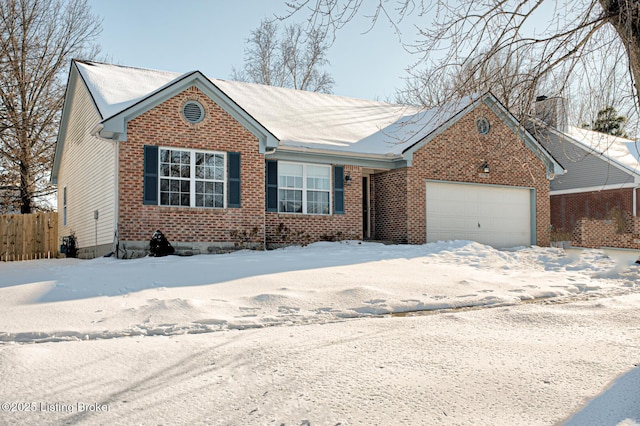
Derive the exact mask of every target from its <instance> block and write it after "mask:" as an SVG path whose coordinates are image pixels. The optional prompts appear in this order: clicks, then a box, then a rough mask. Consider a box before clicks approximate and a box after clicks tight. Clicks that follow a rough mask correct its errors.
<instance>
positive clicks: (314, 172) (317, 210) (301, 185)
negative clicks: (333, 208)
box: [278, 162, 331, 214]
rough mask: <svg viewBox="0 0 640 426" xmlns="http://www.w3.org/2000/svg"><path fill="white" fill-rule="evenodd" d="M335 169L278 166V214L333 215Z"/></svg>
mask: <svg viewBox="0 0 640 426" xmlns="http://www.w3.org/2000/svg"><path fill="white" fill-rule="evenodd" d="M330 187H331V168H330V167H329V166H314V165H310V164H296V163H285V162H279V163H278V211H279V212H281V213H307V214H329V211H330V205H329V203H330Z"/></svg>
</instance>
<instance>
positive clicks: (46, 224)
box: [0, 212, 59, 262]
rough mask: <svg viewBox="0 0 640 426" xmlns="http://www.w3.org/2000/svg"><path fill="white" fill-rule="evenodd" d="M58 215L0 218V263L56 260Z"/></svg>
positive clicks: (35, 214) (40, 214)
mask: <svg viewBox="0 0 640 426" xmlns="http://www.w3.org/2000/svg"><path fill="white" fill-rule="evenodd" d="M58 251H59V243H58V213H56V212H52V213H33V214H8V215H0V261H4V262H7V261H13V260H32V259H47V258H51V257H57V256H58Z"/></svg>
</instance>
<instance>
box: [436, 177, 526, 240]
mask: <svg viewBox="0 0 640 426" xmlns="http://www.w3.org/2000/svg"><path fill="white" fill-rule="evenodd" d="M426 188H427V191H426V192H427V193H426V208H427V209H426V229H427V242H435V241H443V240H444V241H448V240H472V241H477V242H479V243H482V244H487V245H490V246H493V247H496V248H506V247H515V246H528V245H531V244H535V243H536V241H535V229H536V227H535V214H534V207H533V206H535V193H534V190H533V189H532V188H522V187H510V186H501V185H482V184H474V183H460V182H433V181H428V182H427V183H426Z"/></svg>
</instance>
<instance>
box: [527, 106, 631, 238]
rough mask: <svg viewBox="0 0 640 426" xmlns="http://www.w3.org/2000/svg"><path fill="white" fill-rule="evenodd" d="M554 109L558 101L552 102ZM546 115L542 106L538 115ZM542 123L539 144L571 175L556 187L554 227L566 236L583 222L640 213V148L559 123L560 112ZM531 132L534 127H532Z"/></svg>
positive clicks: (537, 129) (538, 130)
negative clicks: (557, 115) (557, 118)
mask: <svg viewBox="0 0 640 426" xmlns="http://www.w3.org/2000/svg"><path fill="white" fill-rule="evenodd" d="M549 101H551V102H552V103H551V104H550V105H551V106H552V107H551V108H550V109H551V110H552V111H553V110H554V107H555V106H554V105H553V101H554V100H552V99H549V100H547V99H542V100H540V101H539V102H542V103H544V102H549ZM542 110H545V107H544V106H542V107H539V108H538V111H542ZM548 110H549V108H547V109H546V117H545V120H544V121H546V122H547V123H550V124H551V125H546V124H545V123H544V122H542V121H538V122H537V123H538V125H536V126H535V130H532V129H530V130H531V131H532V133H534V134H535V136H536V138H537V139H538V141H539V142H540V143H541V144H542V145H543V146H544V147H545V148H546V149H547V150H548V151H549V152H550V153H551V154H552V155H553V156H554V158H556V159H557V160H558V161H559V162H560V163H561V164H562V165H563V166H564V167H565V169H566V170H567V173H566V174H564V175H562V176H558V177H557V178H556V179H554V180H553V181H552V182H551V224H552V226H553V229H554V230H556V231H558V232H560V233H568V232H572V231H573V230H574V228H575V226H576V224H577V223H578V221H579V220H580V219H583V218H586V219H612V218H614V217H615V216H616V215H620V213H623V214H625V215H628V216H630V217H636V216H638V214H640V154H639V151H640V145H639V144H638V142H635V141H632V140H629V139H624V138H620V137H615V136H611V135H608V134H605V133H600V132H595V131H592V130H587V129H580V128H577V127H573V126H568V125H566V120H564V119H562V118H560V119H559V120H557V121H556V120H555V119H554V118H553V116H554V115H555V114H559V115H561V111H559V110H556V111H554V112H553V113H548ZM530 127H531V126H530Z"/></svg>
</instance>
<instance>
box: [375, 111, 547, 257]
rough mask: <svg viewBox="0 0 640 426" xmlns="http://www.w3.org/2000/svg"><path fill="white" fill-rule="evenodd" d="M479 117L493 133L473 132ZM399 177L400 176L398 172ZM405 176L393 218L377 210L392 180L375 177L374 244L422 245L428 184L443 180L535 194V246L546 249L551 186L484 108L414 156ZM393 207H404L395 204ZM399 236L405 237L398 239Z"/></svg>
mask: <svg viewBox="0 0 640 426" xmlns="http://www.w3.org/2000/svg"><path fill="white" fill-rule="evenodd" d="M480 117H486V118H487V119H488V120H489V122H490V123H491V131H490V132H489V133H488V134H487V135H481V134H479V133H478V131H477V128H476V120H477V119H478V118H480ZM484 161H486V162H487V163H488V165H489V167H490V170H491V172H490V173H489V174H488V176H487V175H484V174H483V173H480V166H481V165H482V164H483V162H484ZM397 173H398V174H402V172H400V171H398V172H397ZM404 173H405V175H406V183H404V184H403V183H402V182H399V183H398V185H399V187H398V188H397V191H398V192H399V193H401V194H403V197H404V199H405V200H404V204H405V205H406V209H404V208H403V209H400V208H396V209H395V211H396V215H395V216H394V215H393V214H387V215H386V216H383V215H381V213H382V212H389V213H392V212H393V211H394V205H388V206H383V205H381V204H383V203H385V202H386V198H385V196H387V194H388V193H389V192H390V191H391V189H385V185H387V186H391V184H390V183H389V182H390V180H389V179H390V177H389V178H385V176H384V175H383V176H381V177H380V179H379V178H378V175H376V176H375V178H376V179H375V184H376V188H375V194H376V224H375V229H376V233H377V235H376V236H377V237H378V238H383V237H384V239H387V237H391V236H392V238H390V239H393V240H394V241H397V242H405V241H406V242H408V243H410V244H423V243H425V242H426V180H443V181H453V182H471V183H478V184H497V185H508V186H521V187H531V188H535V189H536V198H537V199H536V204H537V205H536V238H537V244H538V245H540V246H547V245H549V244H550V232H549V228H550V204H549V181H548V179H547V178H546V168H545V165H544V163H543V162H542V161H541V160H540V159H538V157H536V156H535V154H533V152H531V150H529V149H528V148H527V147H526V146H525V144H524V142H523V141H522V140H521V139H520V138H518V136H517V135H515V134H514V133H513V132H512V131H511V130H510V129H509V128H508V127H507V126H506V125H505V124H504V123H502V121H501V120H500V119H499V118H498V117H497V116H495V115H494V114H493V112H492V111H491V109H490V108H488V107H487V106H486V105H484V104H481V105H479V106H478V107H477V108H476V109H475V110H473V111H471V112H470V113H468V114H466V115H464V116H463V117H462V118H460V120H459V121H457V122H456V123H454V124H453V125H452V126H451V127H449V128H448V129H447V130H445V131H444V132H442V133H441V134H439V135H437V136H436V137H435V138H434V139H433V140H431V141H430V142H428V143H427V144H426V145H425V146H423V147H422V148H420V149H419V150H418V151H417V152H415V154H414V157H413V165H412V167H409V168H408V169H407V170H406V172H404ZM396 179H398V177H396ZM399 180H401V179H399ZM405 188H406V192H405ZM394 203H396V205H397V203H399V204H400V205H402V204H403V202H399V201H397V200H394ZM401 210H402V211H401ZM405 212H406V213H405ZM403 223H406V225H405V224H403ZM403 228H404V229H406V233H404V231H403ZM386 229H389V230H391V231H387V230H386ZM403 233H404V237H402V235H401V236H400V237H398V234H403Z"/></svg>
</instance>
